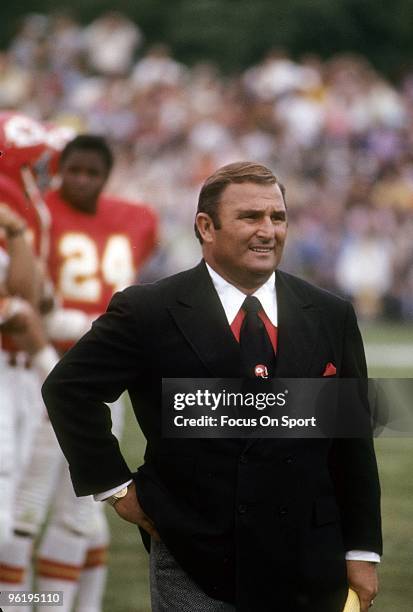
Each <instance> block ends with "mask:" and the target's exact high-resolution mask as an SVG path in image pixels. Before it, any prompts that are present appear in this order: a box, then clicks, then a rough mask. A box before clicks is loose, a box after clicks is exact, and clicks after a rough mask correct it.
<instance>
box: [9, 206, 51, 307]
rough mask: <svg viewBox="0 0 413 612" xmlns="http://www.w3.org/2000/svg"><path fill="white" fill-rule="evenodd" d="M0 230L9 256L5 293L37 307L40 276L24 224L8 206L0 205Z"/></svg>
mask: <svg viewBox="0 0 413 612" xmlns="http://www.w3.org/2000/svg"><path fill="white" fill-rule="evenodd" d="M0 228H1V230H2V232H3V234H4V237H5V240H6V245H7V253H8V255H9V267H8V274H7V278H6V288H7V292H8V293H9V294H10V295H18V296H20V297H22V298H24V299H25V300H27V301H28V302H29V303H30V304H32V305H34V306H37V305H38V302H39V296H40V286H41V282H40V280H41V276H40V271H39V268H38V264H37V261H36V258H35V256H34V254H33V251H32V250H31V248H30V245H29V242H28V240H27V236H26V223H25V221H24V219H23V218H22V217H21V216H20V215H18V214H17V213H16V212H14V211H13V210H12V209H11V208H10V207H9V206H7V205H6V204H3V203H0Z"/></svg>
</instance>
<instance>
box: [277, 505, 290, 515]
mask: <svg viewBox="0 0 413 612" xmlns="http://www.w3.org/2000/svg"><path fill="white" fill-rule="evenodd" d="M278 513H279V515H280V516H286V515H287V514H288V508H286V506H281V508H280V509H279V510H278Z"/></svg>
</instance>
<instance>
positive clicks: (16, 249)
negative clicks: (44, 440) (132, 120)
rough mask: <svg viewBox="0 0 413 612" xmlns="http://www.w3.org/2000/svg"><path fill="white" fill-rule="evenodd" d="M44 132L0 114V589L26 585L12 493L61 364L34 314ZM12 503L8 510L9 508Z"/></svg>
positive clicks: (26, 549) (23, 542)
mask: <svg viewBox="0 0 413 612" xmlns="http://www.w3.org/2000/svg"><path fill="white" fill-rule="evenodd" d="M45 137H46V131H45V130H44V129H43V127H42V125H41V124H39V123H38V122H36V121H34V120H32V119H30V118H29V117H25V116H24V115H21V114H18V113H13V112H2V113H0V152H1V156H0V228H1V229H0V234H3V235H2V236H0V242H1V245H2V251H1V252H2V260H3V276H4V278H5V279H6V280H5V282H4V283H3V287H2V293H3V299H1V306H2V308H1V310H2V313H1V314H2V317H0V318H2V323H1V325H0V328H1V333H2V338H1V350H0V361H1V370H2V381H1V389H2V391H1V415H0V416H1V420H2V423H1V433H2V436H1V437H2V440H1V442H0V446H1V452H2V457H0V463H1V464H2V468H4V469H2V470H0V471H1V472H2V475H1V476H2V477H1V480H2V487H0V488H2V491H1V498H2V500H3V502H2V503H1V511H0V515H1V514H3V517H1V516H0V523H2V522H3V526H4V524H6V529H5V530H4V533H3V536H7V537H3V540H5V541H3V542H2V544H1V545H0V590H3V589H5V590H10V589H13V590H24V589H28V588H29V582H28V577H27V574H25V571H24V570H25V567H27V565H28V564H29V560H30V558H31V548H32V542H31V540H30V539H29V538H19V537H18V535H17V534H15V533H13V532H12V527H13V528H14V527H15V523H14V518H15V499H14V497H15V491H16V487H17V486H18V482H19V480H20V478H21V476H22V473H23V472H24V469H23V468H24V466H25V465H27V461H28V460H29V457H30V452H31V450H32V444H33V440H34V436H35V431H36V429H37V427H38V426H39V423H40V422H41V420H42V419H45V418H46V416H45V410H44V406H43V402H42V400H41V395H40V385H41V382H42V380H44V378H45V376H46V375H47V373H48V372H49V371H50V369H51V368H52V367H53V366H54V365H55V363H56V362H57V361H58V356H57V353H56V350H55V349H54V348H53V347H52V346H50V345H48V344H47V339H46V335H45V333H44V330H43V326H42V322H41V319H40V315H39V312H38V306H39V299H40V294H41V290H42V284H43V275H42V271H41V267H40V266H39V265H37V257H36V256H38V255H40V254H42V255H43V257H45V255H46V252H47V249H46V247H47V239H46V240H45V238H47V236H46V234H45V231H44V230H47V222H46V223H44V222H45V221H47V217H48V213H47V208H46V205H45V204H44V202H42V199H41V195H40V192H39V190H38V189H37V186H36V183H35V180H34V176H33V174H32V171H31V167H32V165H33V164H34V163H35V162H36V161H37V159H38V158H39V156H41V155H42V154H43V153H44V151H45V150H46V147H47V145H46V140H45ZM31 246H32V247H33V249H32V248H31ZM54 446H55V443H54V441H53V447H54ZM7 466H9V469H8V468H7ZM7 490H8V491H9V494H8V495H6V491H7ZM10 505H11V506H12V508H10V507H9V509H8V506H10ZM6 515H8V517H7V516H6ZM11 515H12V516H11ZM5 522H6V523H5ZM0 531H1V525H0ZM16 612H18V609H17V610H16Z"/></svg>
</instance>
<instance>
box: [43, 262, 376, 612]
mask: <svg viewBox="0 0 413 612" xmlns="http://www.w3.org/2000/svg"><path fill="white" fill-rule="evenodd" d="M276 286H277V301H278V321H279V324H278V325H279V334H278V352H277V357H276V376H278V377H308V378H311V377H319V376H321V375H322V373H323V370H324V368H325V365H326V364H327V363H328V362H332V363H334V364H335V365H336V367H337V375H338V376H340V377H366V375H367V374H366V365H365V358H364V351H363V346H362V341H361V337H360V333H359V330H358V327H357V323H356V319H355V315H354V311H353V308H352V306H351V305H350V304H349V303H348V302H346V301H344V300H341V299H339V298H337V297H335V296H333V295H331V294H330V293H328V292H326V291H323V290H320V289H318V288H315V287H313V286H311V285H309V284H308V283H306V282H304V281H302V280H299V279H297V278H295V277H293V276H291V275H289V274H286V273H283V272H280V271H277V273H276ZM239 361H240V355H239V345H238V343H237V342H236V340H235V339H234V337H233V334H232V332H231V329H230V327H229V325H228V323H227V320H226V317H225V313H224V310H223V308H222V305H221V302H220V300H219V298H218V296H217V294H216V292H215V289H214V287H213V284H212V282H211V279H210V277H209V274H208V272H207V270H206V267H205V265H204V263H203V262H201V264H199V265H198V266H197V267H196V268H194V269H192V270H188V271H185V272H182V273H180V274H177V275H176V276H172V277H170V278H166V279H164V280H162V281H160V282H158V283H155V284H152V285H144V286H134V287H130V288H128V289H127V290H125V291H124V292H122V293H119V294H117V295H116V296H115V297H114V298H113V300H112V302H111V304H110V306H109V309H108V312H107V313H106V314H105V315H103V316H102V317H101V318H100V319H98V321H96V322H95V323H94V325H93V328H92V330H91V331H90V332H89V333H88V334H86V336H84V338H83V339H82V340H80V342H79V343H78V344H77V345H76V346H75V347H74V348H73V349H72V350H71V351H69V353H67V354H66V355H65V357H64V358H63V359H62V361H61V362H60V363H59V364H58V365H57V367H56V368H55V369H54V371H53V372H52V374H51V375H50V376H49V378H48V379H47V381H46V383H45V385H44V387H43V394H44V399H45V402H46V405H47V408H48V410H49V415H50V419H51V421H52V424H53V426H54V428H55V430H56V433H57V436H58V438H59V441H60V444H61V446H62V448H63V451H64V453H65V455H66V457H67V459H68V462H69V465H70V471H71V476H72V479H73V484H74V488H75V491H76V493H77V494H78V495H89V494H91V493H97V492H100V491H104V490H108V489H110V488H112V487H114V486H116V485H118V484H120V483H122V482H125V481H126V480H127V479H128V478H130V476H131V473H130V471H129V468H128V467H127V465H126V463H125V461H124V459H123V458H122V455H121V453H120V450H119V446H118V442H117V440H116V439H115V438H114V437H113V436H112V435H111V434H110V425H111V421H110V413H109V409H108V408H107V407H106V406H105V405H104V403H103V402H111V401H113V400H115V399H116V398H117V397H118V396H119V395H120V394H121V393H122V391H123V390H124V389H128V391H129V394H130V397H131V400H132V404H133V408H134V411H135V414H136V418H137V420H138V422H139V425H140V427H141V428H142V431H143V433H144V434H145V436H146V439H147V442H148V444H147V450H146V454H145V464H144V465H143V466H141V467H140V468H139V469H138V471H137V473H136V474H134V475H133V477H134V479H135V481H136V486H137V492H138V496H139V501H140V503H141V505H142V507H143V509H144V511H145V512H146V513H147V515H148V516H150V517H151V518H152V519H153V521H154V522H155V525H156V527H157V529H158V531H159V533H160V535H161V537H162V539H163V540H164V542H165V543H166V545H167V546H168V547H169V549H170V550H171V552H172V554H173V555H174V557H175V558H176V559H177V560H178V562H179V563H180V564H181V565H182V567H183V568H184V569H185V570H186V571H187V572H188V573H189V574H190V575H191V576H192V577H193V578H194V579H195V580H196V582H197V583H198V584H199V585H200V586H201V587H202V589H203V590H204V591H205V592H207V593H208V594H210V595H211V596H212V597H215V598H217V599H224V600H227V601H233V602H234V601H236V602H237V610H240V611H242V612H255V611H256V610H260V612H266V611H268V612H272V611H273V610H275V609H277V610H278V609H280V610H283V612H295V611H296V610H297V611H298V610H300V611H301V610H303V611H304V610H306V611H308V612H321V611H322V610H325V612H335V611H336V610H337V611H338V610H340V609H341V607H342V604H343V601H344V597H345V590H346V580H345V561H344V554H345V551H346V550H351V549H360V550H368V551H375V552H378V553H379V554H380V553H381V536H380V511H379V496H380V492H379V483H378V476H377V468H376V461H375V456H374V451H373V446H372V443H371V441H370V440H369V439H356V440H354V439H337V440H326V439H324V440H322V439H305V440H304V439H288V440H274V439H259V440H254V441H251V440H250V441H245V440H244V441H242V440H238V439H223V440H217V439H214V440H211V439H196V440H194V439H192V440H176V439H163V438H162V436H161V426H160V399H161V394H160V386H161V378H162V377H169V378H174V377H176V378H180V377H181V378H183V377H186V378H208V377H220V378H225V377H228V378H236V377H239V375H240V369H239V368H240V365H239ZM275 602H276V603H275ZM277 606H279V607H277Z"/></svg>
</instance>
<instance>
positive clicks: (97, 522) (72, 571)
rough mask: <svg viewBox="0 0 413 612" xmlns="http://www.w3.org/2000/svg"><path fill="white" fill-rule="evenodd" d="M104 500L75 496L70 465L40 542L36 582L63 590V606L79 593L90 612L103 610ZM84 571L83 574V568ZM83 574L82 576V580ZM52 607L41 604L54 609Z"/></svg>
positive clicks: (46, 611) (68, 605) (65, 608)
mask: <svg viewBox="0 0 413 612" xmlns="http://www.w3.org/2000/svg"><path fill="white" fill-rule="evenodd" d="M103 512H104V510H103V504H102V503H101V502H95V501H94V500H93V497H91V496H89V497H81V498H78V497H76V496H75V494H74V491H73V487H72V483H71V481H70V477H69V471H68V469H67V468H65V470H64V474H63V476H62V477H61V480H60V485H59V489H58V491H57V492H56V504H55V507H54V509H53V512H52V516H51V519H50V521H49V524H48V525H47V527H46V530H45V533H44V536H43V538H42V541H41V543H40V545H39V549H38V555H37V556H38V559H37V566H36V567H37V586H38V589H39V590H45V591H51V590H52V591H53V590H57V591H63V592H64V603H63V607H61V606H60V607H58V608H57V607H56V611H57V612H69V611H70V610H71V609H72V607H73V605H74V602H75V598H76V596H77V594H78V589H79V584H82V585H83V587H84V589H83V592H82V593H81V594H79V605H80V606H81V609H83V610H85V611H86V610H87V612H95V611H96V612H100V610H101V600H102V595H103V592H104V586H105V579H106V551H107V546H108V540H109V534H108V528H107V523H106V518H105V516H104V514H103ZM84 570H85V573H84V574H83V571H84ZM81 578H83V580H81ZM53 609H54V608H53V607H50V606H47V607H46V606H45V607H44V609H43V607H42V606H40V607H38V608H37V610H38V612H52V611H53Z"/></svg>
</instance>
